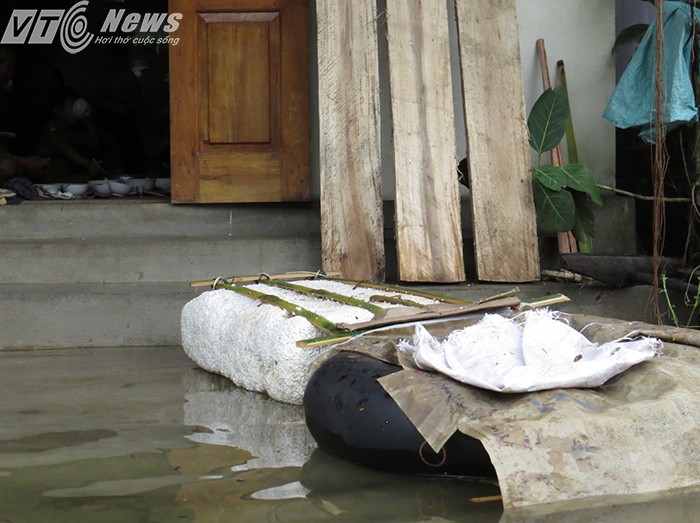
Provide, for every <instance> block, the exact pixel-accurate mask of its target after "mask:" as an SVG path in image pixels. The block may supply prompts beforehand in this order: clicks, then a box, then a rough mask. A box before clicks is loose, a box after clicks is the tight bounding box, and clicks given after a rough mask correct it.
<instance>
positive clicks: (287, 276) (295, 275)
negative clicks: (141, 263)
mask: <svg viewBox="0 0 700 523" xmlns="http://www.w3.org/2000/svg"><path fill="white" fill-rule="evenodd" d="M321 274H323V275H324V276H327V277H329V278H333V277H336V276H340V273H339V272H325V273H319V272H312V271H299V272H283V273H281V274H257V275H255V276H228V277H226V278H214V279H209V280H198V281H193V282H191V283H190V287H211V286H212V285H214V283H216V282H219V283H226V284H228V285H233V284H235V283H253V282H257V281H259V280H262V279H270V280H311V279H314V278H319V277H320V276H321Z"/></svg>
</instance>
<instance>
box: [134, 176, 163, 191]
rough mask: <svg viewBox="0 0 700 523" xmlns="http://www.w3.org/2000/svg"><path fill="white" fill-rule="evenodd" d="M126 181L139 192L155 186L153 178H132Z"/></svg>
mask: <svg viewBox="0 0 700 523" xmlns="http://www.w3.org/2000/svg"><path fill="white" fill-rule="evenodd" d="M127 183H128V184H129V185H131V186H132V187H133V188H135V189H136V190H139V189H140V190H141V192H144V191H152V190H153V189H154V188H155V186H156V180H155V178H132V179H131V180H129V181H128V182H127Z"/></svg>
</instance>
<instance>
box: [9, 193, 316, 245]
mask: <svg viewBox="0 0 700 523" xmlns="http://www.w3.org/2000/svg"><path fill="white" fill-rule="evenodd" d="M319 231H320V215H319V210H318V206H317V205H313V204H236V205H171V204H170V203H169V202H168V200H166V199H163V198H143V199H136V198H131V199H116V198H113V199H110V200H56V201H28V202H24V203H22V204H20V205H8V206H6V207H3V226H2V228H0V243H4V242H8V241H9V242H11V241H16V240H58V239H89V238H103V237H107V238H140V237H142V238H148V237H151V236H161V237H172V238H251V237H256V238H271V237H285V236H286V237H291V238H293V237H296V236H303V235H308V234H319Z"/></svg>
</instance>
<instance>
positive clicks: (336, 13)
mask: <svg viewBox="0 0 700 523" xmlns="http://www.w3.org/2000/svg"><path fill="white" fill-rule="evenodd" d="M316 9H317V20H318V31H317V35H318V64H319V71H318V77H319V93H318V103H319V126H320V133H319V142H320V144H319V145H320V171H321V243H322V251H323V268H324V270H326V271H339V272H341V273H342V275H343V276H344V277H346V278H353V279H359V280H364V279H369V280H374V281H381V280H383V279H384V268H385V262H384V217H383V214H382V199H381V186H380V183H381V182H380V168H381V165H380V128H379V123H380V122H379V65H378V57H377V22H376V18H377V12H376V2H375V1H374V0H332V1H328V0H319V1H317V3H316Z"/></svg>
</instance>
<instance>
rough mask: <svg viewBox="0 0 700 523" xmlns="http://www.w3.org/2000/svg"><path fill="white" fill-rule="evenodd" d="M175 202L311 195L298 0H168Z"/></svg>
mask: <svg viewBox="0 0 700 523" xmlns="http://www.w3.org/2000/svg"><path fill="white" fill-rule="evenodd" d="M170 11H171V12H179V13H182V14H183V17H182V19H181V23H180V28H179V29H178V37H180V43H179V44H178V45H176V46H173V47H172V48H171V51H170V53H171V54H170V56H171V58H170V68H171V71H170V86H171V146H172V151H171V157H172V178H173V180H172V181H173V184H172V194H173V202H175V203H178V202H183V203H184V202H201V203H206V202H270V201H292V200H305V199H308V198H309V194H310V176H309V136H310V132H309V85H308V22H307V3H306V1H305V0H257V1H254V0H228V1H225V0H208V1H207V0H199V1H197V2H187V1H185V0H171V1H170Z"/></svg>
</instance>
